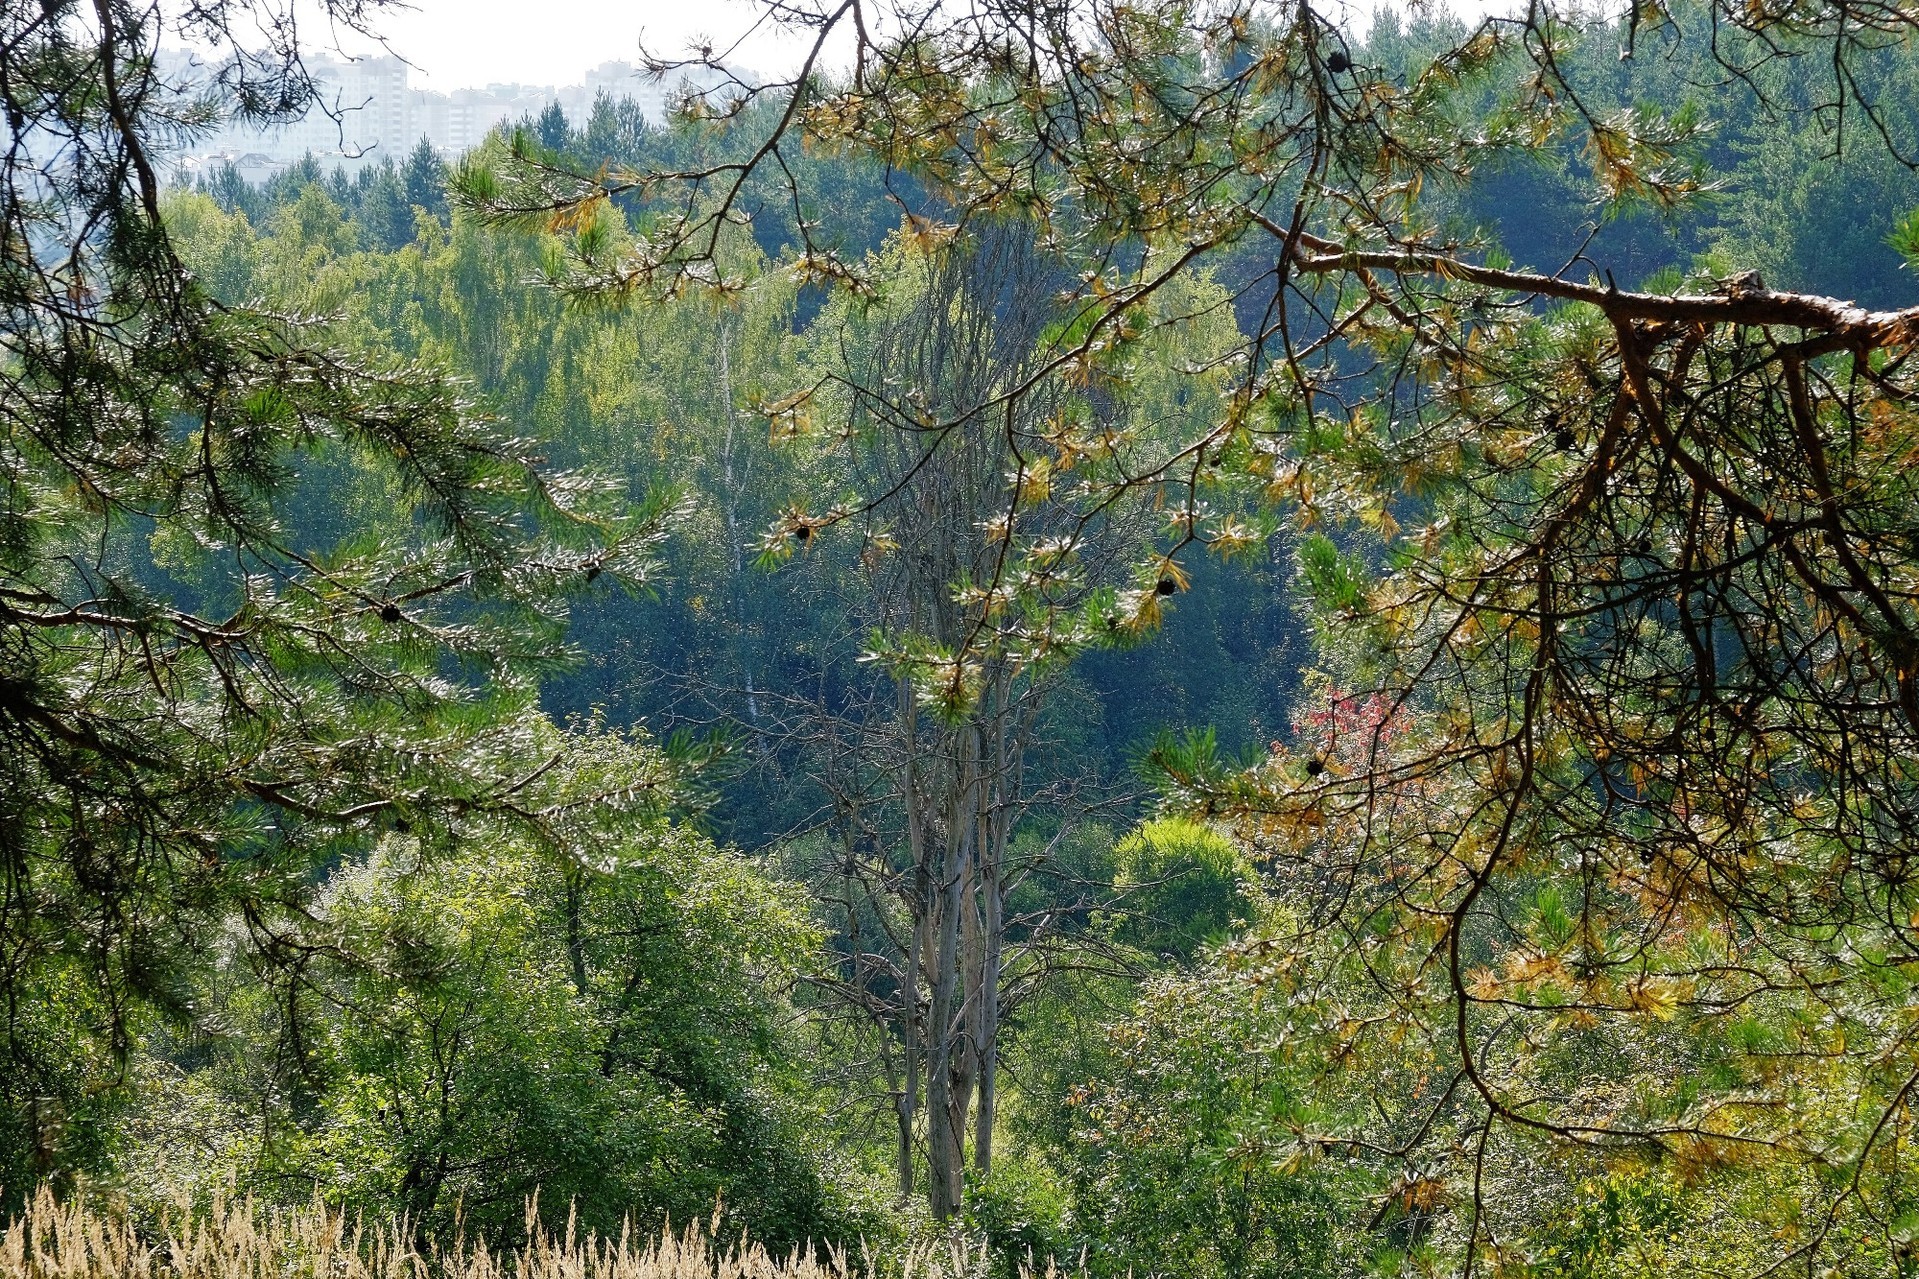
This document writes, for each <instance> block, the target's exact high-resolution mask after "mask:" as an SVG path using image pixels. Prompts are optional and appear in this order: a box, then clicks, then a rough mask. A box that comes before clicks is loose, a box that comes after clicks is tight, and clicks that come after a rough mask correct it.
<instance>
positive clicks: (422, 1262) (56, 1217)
mask: <svg viewBox="0 0 1919 1279" xmlns="http://www.w3.org/2000/svg"><path fill="white" fill-rule="evenodd" d="M527 1238H528V1242H527V1243H526V1244H524V1245H523V1246H520V1247H515V1248H511V1249H506V1250H502V1251H497V1252H496V1251H493V1250H491V1249H489V1248H488V1247H487V1246H486V1244H485V1242H484V1241H472V1242H469V1241H467V1240H465V1239H456V1240H454V1241H453V1242H451V1243H449V1244H445V1245H441V1244H421V1243H419V1242H418V1241H417V1240H416V1239H415V1238H414V1236H413V1232H412V1230H411V1228H410V1227H409V1225H408V1223H406V1222H405V1221H392V1220H387V1221H376V1222H372V1223H368V1222H366V1221H363V1220H362V1219H361V1218H359V1217H357V1216H349V1215H348V1214H346V1213H343V1212H340V1211H338V1210H336V1209H332V1208H328V1207H327V1206H325V1205H324V1204H321V1203H318V1202H315V1203H313V1204H311V1205H309V1206H307V1207H304V1208H291V1209H289V1208H261V1207H260V1206H258V1205H256V1204H255V1203H253V1202H252V1201H251V1200H238V1201H221V1202H216V1203H215V1204H214V1205H213V1208H212V1210H211V1211H210V1212H206V1213H198V1214H192V1215H182V1216H181V1217H180V1218H179V1219H177V1220H175V1221H170V1222H166V1223H164V1224H163V1225H161V1226H160V1227H159V1228H158V1229H156V1230H150V1231H143V1230H140V1229H138V1228H136V1227H135V1225H134V1224H133V1223H132V1222H131V1221H130V1220H129V1219H128V1218H127V1217H126V1216H125V1215H124V1214H120V1213H117V1212H114V1211H112V1210H109V1209H104V1208H101V1207H99V1206H97V1205H95V1204H92V1203H89V1202H87V1201H86V1200H84V1199H75V1200H70V1201H67V1202H64V1203H63V1202H61V1201H59V1200H57V1199H56V1198H55V1197H54V1196H53V1195H52V1194H51V1193H50V1192H48V1191H46V1190H41V1191H40V1192H39V1193H38V1194H37V1195H35V1196H34V1198H33V1199H32V1200H31V1201H30V1202H29V1203H28V1204H27V1205H26V1208H25V1210H24V1211H23V1212H22V1213H21V1214H20V1215H19V1216H17V1217H14V1218H12V1219H11V1220H9V1221H8V1222H7V1223H6V1229H5V1233H4V1234H3V1235H0V1276H3V1277H4V1279H879V1276H881V1275H885V1276H888V1279H892V1277H894V1276H897V1277H898V1279H976V1277H977V1276H981V1275H983V1273H984V1272H985V1269H986V1265H985V1262H986V1258H985V1254H984V1252H983V1251H980V1250H978V1249H976V1248H974V1247H972V1246H969V1245H968V1244H966V1243H964V1242H959V1241H954V1242H950V1243H942V1244H939V1245H930V1246H922V1247H920V1248H917V1249H915V1250H913V1251H912V1253H911V1254H910V1255H908V1256H904V1257H899V1258H894V1259H891V1261H890V1263H887V1264H882V1263H881V1262H880V1261H879V1260H878V1259H875V1258H873V1257H871V1256H866V1257H862V1258H861V1259H860V1260H859V1261H858V1262H857V1263H856V1262H853V1261H851V1260H849V1258H848V1256H847V1254H846V1253H844V1252H841V1251H837V1250H828V1251H826V1252H824V1253H821V1252H817V1251H814V1250H812V1249H806V1250H802V1251H797V1252H794V1253H792V1254H790V1255H788V1256H784V1257H781V1256H775V1255H773V1254H770V1253H768V1252H767V1251H766V1249H764V1248H762V1247H760V1246H759V1245H757V1244H753V1243H748V1242H745V1241H741V1242H738V1243H734V1244H722V1243H720V1242H719V1241H717V1240H715V1239H714V1238H713V1237H712V1236H711V1234H710V1233H709V1232H708V1230H707V1229H706V1228H704V1227H702V1226H701V1225H700V1224H698V1223H695V1224H693V1225H690V1226H687V1227H685V1228H684V1229H682V1230H678V1231H675V1230H673V1229H671V1228H668V1229H665V1230H662V1231H661V1232H660V1233H658V1234H656V1235H655V1234H648V1235H645V1236H639V1235H636V1234H634V1233H633V1232H630V1231H628V1232H623V1233H622V1234H621V1236H620V1237H619V1238H618V1239H602V1238H597V1237H595V1236H594V1235H593V1234H591V1233H588V1234H586V1235H584V1236H582V1235H580V1234H578V1233H577V1232H576V1231H575V1230H574V1228H573V1226H572V1225H571V1223H570V1222H569V1224H568V1226H567V1228H566V1230H565V1231H563V1232H561V1233H559V1234H554V1233H552V1232H549V1231H547V1230H545V1229H542V1228H541V1227H540V1226H539V1225H538V1222H537V1220H536V1219H534V1218H533V1216H532V1214H531V1212H530V1211H529V1214H528V1233H527ZM1049 1273H1050V1271H1049Z"/></svg>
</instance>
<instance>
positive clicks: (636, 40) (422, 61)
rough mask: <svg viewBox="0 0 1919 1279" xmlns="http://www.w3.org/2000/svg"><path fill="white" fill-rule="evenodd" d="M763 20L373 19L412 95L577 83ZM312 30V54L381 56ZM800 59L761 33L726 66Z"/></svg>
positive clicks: (595, 6)
mask: <svg viewBox="0 0 1919 1279" xmlns="http://www.w3.org/2000/svg"><path fill="white" fill-rule="evenodd" d="M529 12H531V13H533V14H534V15H535V17H534V18H533V20H529V18H528V14H529ZM758 16H759V11H758V9H757V6H756V5H754V4H753V3H752V2H751V0H703V2H694V3H688V2H687V0H539V3H538V4H537V5H535V6H532V7H531V8H529V6H528V5H527V4H526V2H525V0H407V7H406V8H404V9H393V10H388V11H386V12H382V13H379V14H377V15H376V16H375V18H374V25H375V27H376V29H377V30H378V31H379V33H380V34H381V36H383V37H384V38H385V43H386V50H384V51H390V52H392V53H394V54H397V55H398V56H399V57H401V58H403V59H405V60H406V61H407V62H408V63H410V64H411V65H412V66H413V68H414V75H413V84H414V85H415V86H416V87H418V88H421V89H425V90H430V91H435V92H440V93H447V94H452V93H455V92H457V91H459V90H462V89H484V88H486V87H487V86H489V85H504V84H545V85H562V84H569V83H577V82H578V80H579V78H580V77H581V76H582V75H583V74H584V73H585V72H586V70H587V69H588V68H590V67H595V66H598V65H600V64H601V63H604V62H607V61H624V62H632V63H637V62H639V60H640V42H641V38H642V36H644V38H645V41H646V47H647V50H648V52H650V53H653V54H656V55H661V56H669V57H675V56H682V55H684V54H685V53H686V52H687V51H688V50H689V49H690V48H692V47H694V46H695V45H697V44H698V43H701V42H705V41H711V42H713V43H714V47H715V48H721V47H724V46H725V43H726V42H727V41H729V40H730V39H732V38H736V37H738V36H739V35H740V34H741V33H742V32H744V31H746V30H747V29H748V28H749V27H751V26H752V25H753V23H754V20H755V19H756V18H757V17H758ZM307 30H308V31H309V32H310V33H311V34H310V36H309V44H310V45H311V47H313V48H315V49H323V50H327V51H330V52H334V53H338V54H345V55H348V56H354V57H357V56H361V55H377V54H379V53H381V52H384V51H383V50H381V49H380V48H379V47H378V46H377V45H374V44H372V43H370V42H368V41H364V40H361V39H358V38H357V37H353V38H348V37H346V36H340V37H339V38H337V39H335V38H334V37H332V36H329V34H328V33H326V31H325V30H324V28H323V27H322V26H321V25H319V24H317V23H313V22H309V23H308V25H307ZM336 44H337V46H338V47H337V48H333V47H332V46H334V45H336ZM803 55H804V43H803V42H802V41H800V40H798V39H795V38H781V37H779V36H776V35H771V34H769V33H767V32H766V31H762V32H761V33H760V34H758V35H756V36H754V37H753V38H751V39H750V40H748V41H747V42H746V43H745V44H744V45H742V47H741V48H739V49H738V50H737V51H736V53H735V55H734V56H733V58H732V59H730V61H731V62H732V63H733V64H735V65H738V66H742V67H749V68H752V69H754V70H757V71H760V72H762V73H765V74H777V73H780V72H784V71H788V70H790V69H791V68H792V67H793V66H795V65H797V64H798V62H799V60H800V59H801V57H802V56H803Z"/></svg>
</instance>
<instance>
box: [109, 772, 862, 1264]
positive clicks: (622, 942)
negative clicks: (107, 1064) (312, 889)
mask: <svg viewBox="0 0 1919 1279" xmlns="http://www.w3.org/2000/svg"><path fill="white" fill-rule="evenodd" d="M583 749H584V750H585V751H587V752H588V753H589V755H592V756H598V757H599V758H598V759H588V760H582V759H580V758H579V757H578V756H579V752H578V751H577V750H576V752H575V758H574V760H573V762H572V763H571V765H570V768H571V769H572V770H574V771H575V772H576V774H578V775H576V777H575V778H574V781H575V783H577V784H580V785H583V786H587V787H591V786H594V785H597V783H594V782H591V781H590V780H589V778H588V777H587V776H585V774H586V773H589V772H591V771H594V770H599V769H610V770H611V771H612V772H613V773H615V774H618V775H625V776H632V775H634V773H635V771H636V769H637V770H641V771H643V770H645V769H647V768H650V767H653V765H652V764H650V763H648V762H647V761H646V760H645V759H644V758H641V757H642V756H644V755H645V754H646V753H647V751H648V750H650V748H647V747H643V746H627V745H622V744H620V743H619V742H618V741H617V740H616V739H614V738H611V737H608V736H599V737H595V738H591V739H589V740H588V741H587V742H586V743H584V745H583ZM604 856H605V859H606V860H605V866H604V868H603V869H597V870H589V869H586V868H582V867H579V866H575V865H569V864H565V863H558V862H555V861H554V860H553V859H552V858H550V857H548V856H546V855H543V854H541V853H538V852H536V851H533V850H530V849H527V848H524V847H514V846H511V845H498V844H486V843H476V844H473V845H470V846H466V847H462V848H458V849H455V850H450V851H449V850H437V851H436V850H431V849H429V848H427V847H425V846H423V845H422V844H421V843H420V842H419V841H417V840H413V839H410V838H401V837H394V838H390V839H389V840H387V841H386V842H385V843H383V844H382V845H381V846H380V847H379V848H378V849H377V850H376V851H375V852H374V853H373V854H372V855H370V856H369V857H368V858H367V859H365V860H364V861H358V862H352V863H349V864H347V865H345V866H343V867H342V868H340V869H339V870H337V871H335V872H334V873H333V874H332V875H331V876H330V877H329V878H328V880H327V882H326V884H325V886H324V888H323V889H322V891H321V892H320V894H319V896H318V898H317V901H316V903H315V910H314V921H313V923H312V924H311V925H310V926H309V927H308V928H307V929H306V930H305V932H304V934H303V935H302V936H301V937H300V938H299V939H298V942H297V944H298V945H299V946H300V947H301V948H302V949H303V951H304V952H305V953H306V954H308V955H309V956H310V958H309V959H308V960H307V962H306V963H304V964H303V965H302V966H301V968H300V970H299V972H298V974H297V976H296V977H295V978H294V979H293V980H291V981H290V982H289V983H288V984H287V985H285V986H284V987H276V986H268V987H259V986H255V985H253V984H251V983H249V982H246V981H244V980H240V978H241V977H242V974H240V973H238V972H233V971H231V970H230V977H231V979H233V980H232V984H230V985H224V986H222V987H221V988H220V989H218V990H215V991H210V992H208V994H209V995H210V996H211V997H212V998H213V1000H214V1001H215V1004H216V1010H215V1011H214V1013H213V1015H214V1016H215V1017H216V1018H217V1019H219V1020H221V1021H223V1022H225V1023H226V1024H227V1025H228V1026H229V1027H231V1030H230V1031H229V1034H228V1035H227V1036H226V1037H224V1038H223V1039H221V1040H218V1041H215V1043H214V1044H213V1045H212V1046H211V1047H212V1049H213V1058H212V1060H211V1061H198V1062H196V1060H195V1056H196V1055H195V1054H192V1053H184V1054H175V1057H174V1062H173V1063H172V1064H168V1063H166V1062H155V1063H154V1064H153V1065H152V1066H151V1067H150V1068H149V1069H151V1070H153V1071H154V1072H155V1075H154V1083H153V1084H152V1085H151V1086H150V1091H149V1093H148V1096H149V1101H148V1103H147V1105H148V1107H149V1109H148V1111H147V1113H146V1114H145V1115H143V1116H141V1117H140V1118H139V1119H138V1120H136V1121H135V1123H134V1125H133V1130H134V1131H136V1132H144V1133H145V1134H146V1136H145V1139H144V1140H143V1141H138V1142H135V1143H134V1144H132V1145H130V1146H128V1147H126V1148H125V1149H123V1150H121V1151H120V1152H119V1153H118V1156H117V1164H118V1167H119V1168H120V1169H122V1170H123V1171H122V1173H121V1184H123V1185H124V1186H127V1187H128V1188H130V1189H137V1190H138V1192H139V1193H140V1194H141V1196H142V1197H143V1198H144V1199H146V1200H147V1201H149V1202H152V1201H155V1200H157V1202H158V1203H160V1204H164V1202H165V1199H166V1196H168V1195H171V1194H178V1193H181V1192H186V1193H190V1194H197V1195H198V1196H200V1197H202V1198H204V1196H205V1195H206V1194H208V1193H209V1191H210V1189H211V1188H213V1187H215V1186H217V1185H218V1184H219V1183H220V1181H221V1180H222V1179H223V1178H229V1177H231V1178H238V1179H239V1181H240V1183H241V1184H242V1185H244V1186H247V1187H249V1188H253V1189H256V1190H258V1191H259V1192H261V1193H264V1194H266V1195H268V1196H270V1197H274V1198H279V1197H284V1196H285V1194H286V1193H287V1188H288V1187H307V1188H310V1189H311V1191H313V1192H317V1193H318V1194H320V1195H321V1196H322V1197H323V1198H324V1199H325V1200H326V1201H327V1202H330V1203H342V1204H348V1205H354V1206H358V1207H363V1208H369V1209H377V1210H380V1211H387V1212H393V1213H405V1214H407V1215H408V1217H409V1218H410V1219H411V1220H413V1221H414V1222H416V1223H419V1224H420V1225H421V1226H422V1227H425V1228H430V1229H432V1230H434V1231H436V1232H439V1233H441V1234H450V1233H451V1230H452V1223H453V1221H454V1219H455V1218H456V1217H457V1218H458V1219H459V1220H460V1221H463V1222H464V1223H465V1225H466V1228H467V1229H468V1230H478V1231H480V1232H483V1233H484V1234H485V1235H487V1236H489V1237H498V1236H501V1235H512V1234H514V1233H516V1232H517V1231H518V1230H519V1229H520V1227H521V1225H522V1220H523V1216H524V1205H525V1201H526V1200H527V1199H528V1198H530V1197H531V1196H533V1195H534V1194H535V1192H538V1193H539V1195H540V1198H541V1203H542V1212H543V1213H544V1214H545V1219H546V1220H547V1221H548V1222H549V1224H550V1225H555V1226H558V1225H561V1224H563V1223H564V1222H565V1220H566V1219H567V1217H568V1215H569V1213H575V1214H577V1217H578V1220H579V1221H580V1222H581V1223H582V1224H583V1225H584V1226H586V1227H588V1228H591V1229H596V1230H599V1231H601V1232H602V1233H617V1231H618V1230H619V1228H620V1223H621V1221H622V1220H623V1219H624V1218H625V1217H626V1216H627V1215H628V1214H638V1215H639V1218H640V1220H641V1221H643V1222H651V1223H655V1224H657V1223H659V1222H661V1221H663V1220H665V1219H666V1218H668V1217H671V1218H672V1219H674V1220H678V1221H685V1220H691V1219H695V1218H698V1217H702V1216H705V1215H708V1214H710V1213H712V1212H713V1211H714V1210H715V1209H716V1207H723V1208H724V1211H725V1214H726V1218H727V1220H728V1221H729V1222H732V1223H734V1224H735V1225H737V1226H739V1227H744V1228H747V1229H749V1230H750V1231H751V1232H752V1234H753V1236H754V1237H755V1238H759V1239H764V1240H767V1241H769V1242H772V1243H786V1242H796V1241H799V1240H802V1239H806V1238H818V1237H827V1236H836V1235H839V1234H840V1233H842V1232H843V1231H844V1230H845V1229H846V1228H847V1223H846V1219H845V1217H844V1215H843V1211H844V1201H843V1199H842V1198H841V1197H840V1196H839V1195H838V1194H837V1192H836V1191H835V1188H834V1187H832V1186H831V1185H829V1184H827V1183H825V1182H823V1181H822V1180H821V1178H820V1176H819V1173H818V1166H819V1163H820V1160H819V1158H818V1155H817V1154H816V1153H815V1151H814V1148H813V1145H812V1141H811V1139H810V1138H809V1137H808V1136H807V1134H806V1128H805V1111H804V1105H803V1103H802V1102H801V1101H800V1099H799V1096H798V1094H797V1091H796V1083H797V1080H796V1079H795V1077H794V1076H793V1074H792V1072H791V1069H790V1066H789V1062H790V1060H791V1057H792V1046H791V1044H790V1043H789V1041H788V1033H789V1032H788V1029H787V1026H786V1021H787V1018H788V1017H789V1016H790V1010H789V1009H787V1007H786V1006H785V1004H784V1002H783V995H782V992H783V991H785V990H786V989H787V988H788V987H789V986H790V984H791V982H792V981H793V980H794V978H795V976H796V975H797V974H798V973H799V972H801V971H803V970H804V969H805V968H806V967H807V966H808V964H809V963H810V960H811V957H812V953H813V950H814V948H815V947H816V945H817V942H818V938H817V935H816V934H815V932H814V931H813V929H812V926H811V925H810V923H809V922H808V920H807V907H806V904H805V902H804V901H803V900H802V899H801V898H799V897H798V896H797V895H796V894H795V892H794V890H793V889H792V888H791V886H788V885H782V884H779V883H777V882H774V881H771V880H769V879H768V878H766V876H765V875H764V874H763V873H762V872H760V871H759V870H758V869H757V868H756V867H755V866H754V865H753V864H752V863H750V862H749V861H747V860H746V859H744V858H742V857H740V856H739V855H737V854H733V853H728V852H724V851H722V850H720V849H717V848H715V847H713V846H712V845H711V844H710V843H708V842H707V841H706V840H704V839H703V838H701V837H699V836H697V835H694V834H692V833H691V832H688V831H685V830H676V829H661V830H658V831H655V832H651V833H646V834H637V835H632V836H627V837H625V838H623V839H621V840H619V842H617V843H615V844H613V845H611V846H609V847H607V848H606V849H605V850H604ZM293 940H294V939H292V938H289V939H288V941H289V943H291V942H293ZM276 992H277V993H276ZM203 998H204V997H203ZM282 1001H284V1002H282ZM276 1044H277V1045H278V1049H277V1050H276ZM276 1051H277V1054H278V1055H279V1057H280V1059H281V1060H283V1061H285V1062H286V1068H287V1070H288V1072H289V1073H288V1074H287V1076H286V1077H285V1078H284V1079H283V1080H281V1081H279V1084H278V1086H268V1087H266V1088H264V1089H263V1088H262V1082H263V1081H261V1080H260V1079H259V1078H258V1075H257V1073H256V1072H257V1069H258V1064H259V1063H261V1062H263V1061H267V1060H272V1059H274V1057H275V1056H276ZM287 1052H291V1053H292V1054H293V1056H292V1058H291V1059H288V1058H287V1057H286V1056H285V1054H286V1053H287ZM162 1081H166V1082H164V1083H163V1082H162ZM183 1101H184V1102H187V1103H188V1104H186V1105H184V1106H183ZM232 1112H238V1113H240V1114H250V1115H252V1116H253V1120H252V1122H251V1124H250V1125H243V1126H239V1127H233V1126H231V1124H232V1120H231V1119H230V1118H229V1115H230V1113H232ZM196 1129H198V1130H201V1131H220V1130H223V1129H224V1130H225V1131H226V1132H227V1133H228V1136H227V1138H226V1139H225V1141H226V1145H225V1148H224V1149H223V1150H222V1152H221V1153H220V1155H219V1156H218V1157H217V1158H216V1159H214V1160H212V1161H211V1162H200V1163H198V1166H195V1163H194V1160H193V1155H192V1144H191V1142H190V1140H189V1137H190V1134H191V1133H192V1132H193V1131H195V1130H196ZM183 1153H184V1154H185V1155H186V1156H187V1160H188V1162H187V1164H186V1166H183V1167H182V1166H173V1165H172V1164H171V1162H170V1157H172V1156H177V1155H180V1154H183ZM202 1159H204V1157H202Z"/></svg>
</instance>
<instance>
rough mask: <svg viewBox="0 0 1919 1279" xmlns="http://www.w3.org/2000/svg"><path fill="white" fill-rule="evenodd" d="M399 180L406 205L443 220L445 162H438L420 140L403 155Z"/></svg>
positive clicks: (425, 141) (426, 142) (444, 214)
mask: <svg viewBox="0 0 1919 1279" xmlns="http://www.w3.org/2000/svg"><path fill="white" fill-rule="evenodd" d="M400 181H401V184H402V185H403V186H404V187H405V188H406V201H407V203H408V204H410V205H412V206H414V207H415V208H421V209H425V210H426V211H427V212H428V213H431V214H432V215H433V216H434V217H436V218H439V219H440V220H441V221H445V220H446V216H447V206H446V162H445V161H443V160H441V159H440V153H439V152H438V151H435V150H434V149H433V144H432V143H431V142H429V141H427V140H426V139H425V138H421V139H420V141H419V144H418V145H417V146H415V147H414V148H413V150H411V151H409V152H408V153H407V157H406V164H405V165H404V166H402V168H401V170H400Z"/></svg>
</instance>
